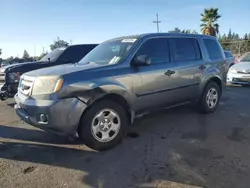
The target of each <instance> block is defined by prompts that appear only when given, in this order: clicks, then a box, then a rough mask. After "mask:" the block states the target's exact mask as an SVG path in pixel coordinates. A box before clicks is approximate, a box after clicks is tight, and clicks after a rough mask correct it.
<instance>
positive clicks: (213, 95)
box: [206, 88, 218, 108]
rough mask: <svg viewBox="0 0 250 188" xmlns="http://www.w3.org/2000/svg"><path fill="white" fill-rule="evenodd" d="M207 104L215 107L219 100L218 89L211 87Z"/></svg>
mask: <svg viewBox="0 0 250 188" xmlns="http://www.w3.org/2000/svg"><path fill="white" fill-rule="evenodd" d="M206 101H207V105H208V107H209V108H214V107H215V106H216V104H217V102H218V92H217V90H216V89H214V88H211V89H210V90H209V91H208V93H207V97H206Z"/></svg>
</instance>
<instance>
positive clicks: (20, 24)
mask: <svg viewBox="0 0 250 188" xmlns="http://www.w3.org/2000/svg"><path fill="white" fill-rule="evenodd" d="M211 7H216V8H219V13H220V14H221V15H222V17H221V18H220V19H219V21H218V23H219V24H220V33H222V34H223V33H228V31H229V29H230V28H231V29H232V31H233V32H236V33H239V34H240V35H241V36H243V35H244V33H250V1H249V0H237V1H236V0H209V1H208V0H174V1H171V0H70V1H68V0H0V28H1V29H0V49H2V56H1V57H2V58H7V57H9V56H14V57H15V56H17V57H22V55H23V51H24V50H27V51H28V53H29V55H31V56H33V55H40V54H41V53H42V52H43V49H44V50H45V51H50V48H49V45H50V44H51V43H53V41H54V40H55V39H56V38H57V37H60V38H61V39H63V40H66V41H68V42H71V43H72V44H81V43H100V42H103V41H105V40H108V39H110V38H114V37H118V36H124V35H131V34H140V33H152V32H156V31H157V28H156V25H155V24H154V23H152V22H153V21H154V20H155V19H156V13H158V14H159V20H160V21H161V23H160V32H167V31H169V30H172V29H174V28H175V27H179V28H180V29H192V30H193V29H195V30H197V31H199V32H200V27H199V26H200V18H201V16H200V13H202V12H203V11H204V8H211Z"/></svg>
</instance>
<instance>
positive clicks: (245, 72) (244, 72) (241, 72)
mask: <svg viewBox="0 0 250 188" xmlns="http://www.w3.org/2000/svg"><path fill="white" fill-rule="evenodd" d="M237 73H239V74H250V72H249V71H241V70H238V71H237Z"/></svg>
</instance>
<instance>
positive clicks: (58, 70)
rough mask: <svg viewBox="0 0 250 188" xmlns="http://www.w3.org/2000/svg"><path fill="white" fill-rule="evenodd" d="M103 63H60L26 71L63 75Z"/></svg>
mask: <svg viewBox="0 0 250 188" xmlns="http://www.w3.org/2000/svg"><path fill="white" fill-rule="evenodd" d="M101 66H102V65H99V64H96V63H87V64H79V63H76V64H65V65H58V66H53V67H48V68H42V69H38V70H34V71H30V72H27V73H25V75H27V76H32V77H38V76H62V75H66V74H70V73H73V72H79V71H83V70H89V69H93V68H96V67H101Z"/></svg>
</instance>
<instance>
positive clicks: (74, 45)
mask: <svg viewBox="0 0 250 188" xmlns="http://www.w3.org/2000/svg"><path fill="white" fill-rule="evenodd" d="M90 45H96V46H97V45H98V44H73V45H69V46H67V47H66V48H70V47H82V46H90Z"/></svg>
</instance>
